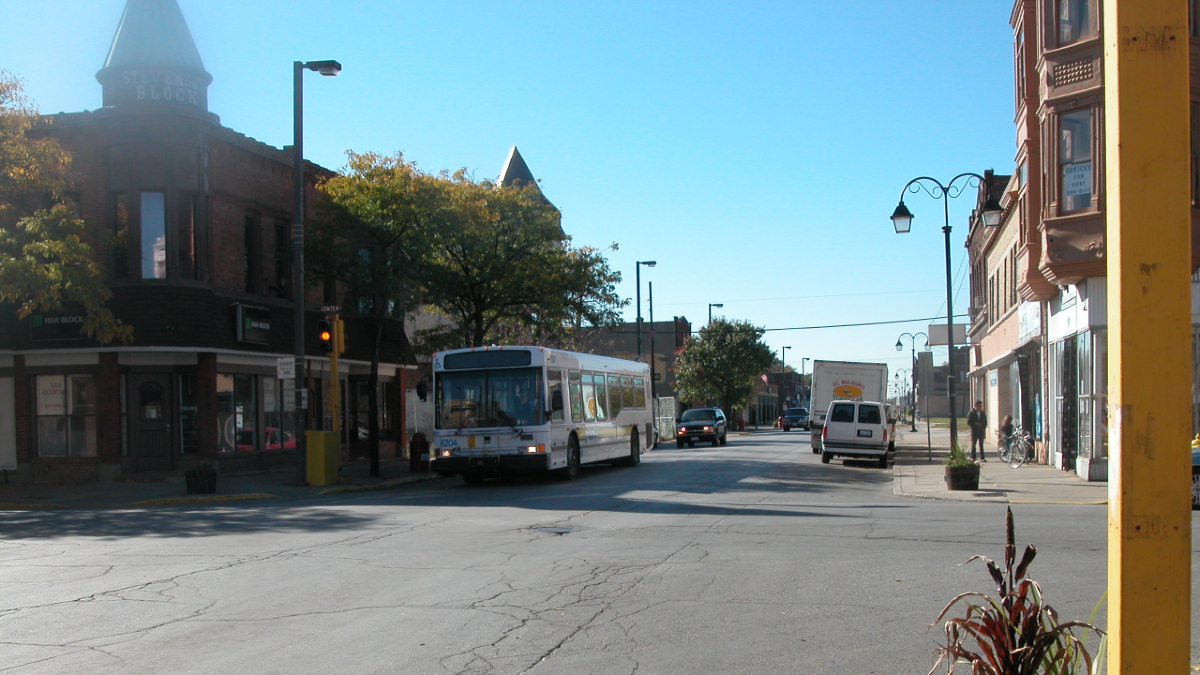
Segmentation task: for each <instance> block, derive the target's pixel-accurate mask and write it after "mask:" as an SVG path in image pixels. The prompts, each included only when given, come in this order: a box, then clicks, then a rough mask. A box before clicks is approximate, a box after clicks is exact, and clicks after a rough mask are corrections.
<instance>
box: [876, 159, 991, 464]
mask: <svg viewBox="0 0 1200 675" xmlns="http://www.w3.org/2000/svg"><path fill="white" fill-rule="evenodd" d="M960 178H965V179H966V180H964V181H963V184H962V186H961V187H958V188H955V187H954V184H955V183H956V182H958V179H960ZM972 181H975V182H974V185H975V186H979V185H983V186H984V189H985V190H986V191H987V199H986V200H985V201H984V204H983V208H981V209H980V210H979V212H980V213H979V215H980V217H981V218H982V220H983V224H984V225H986V226H988V227H995V226H997V225H999V224H1000V218H1001V216H1002V215H1004V209H1003V208H1001V206H1000V203H999V202H998V201H996V199H995V197H993V196H992V194H991V187H992V186H991V184H990V181H989V180H988V179H987V178H985V177H983V176H980V175H979V174H977V173H970V172H964V173H960V174H958V175H957V176H955V177H954V178H951V179H950V182H949V183H947V184H945V185H942V184H941V183H940V182H939V181H937V180H936V179H934V178H930V177H928V176H920V177H917V178H914V179H912V180H910V181H908V183H907V184H905V186H904V189H903V190H901V191H900V204H899V205H897V206H896V210H895V211H893V212H892V225H894V226H895V228H896V234H906V233H907V232H908V231H909V229H910V228H911V227H912V219H913V214H912V212H911V211H909V210H908V207H907V206H905V205H904V193H905V192H913V193H914V194H915V193H917V192H919V191H921V190H924V191H925V193H926V194H928V195H929V196H930V197H933V198H934V199H940V200H942V203H943V205H944V209H943V216H944V220H943V222H944V224H943V225H942V234H943V235H944V236H945V240H946V346H947V348H948V354H949V358H948V359H947V362H948V363H949V367H948V369H947V380H948V382H947V393H948V394H949V398H950V442H951V443H953V442H955V441H957V440H958V410H957V389H958V382H957V380H958V372H957V370H958V369H957V368H956V367H955V364H954V280H953V278H952V276H951V266H950V200H951V199H952V198H954V197H958V196H959V195H961V194H962V193H963V190H965V189H966V188H968V187H971V186H972ZM929 184H932V185H933V186H934V187H930V186H929Z"/></svg>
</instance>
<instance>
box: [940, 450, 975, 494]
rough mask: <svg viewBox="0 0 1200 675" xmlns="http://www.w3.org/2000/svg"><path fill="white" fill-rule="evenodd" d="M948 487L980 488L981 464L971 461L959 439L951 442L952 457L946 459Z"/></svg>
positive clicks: (959, 488) (952, 488)
mask: <svg viewBox="0 0 1200 675" xmlns="http://www.w3.org/2000/svg"><path fill="white" fill-rule="evenodd" d="M945 480H946V488H947V489H949V490H978V489H979V464H977V463H975V462H973V461H971V460H970V459H969V458H968V457H967V453H965V452H963V449H962V446H961V445H959V444H958V441H952V442H951V443H950V458H949V459H947V460H946V478H945Z"/></svg>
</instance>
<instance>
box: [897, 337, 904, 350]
mask: <svg viewBox="0 0 1200 675" xmlns="http://www.w3.org/2000/svg"><path fill="white" fill-rule="evenodd" d="M896 351H898V352H900V351H904V343H902V342H901V341H900V340H899V338H897V339H896Z"/></svg>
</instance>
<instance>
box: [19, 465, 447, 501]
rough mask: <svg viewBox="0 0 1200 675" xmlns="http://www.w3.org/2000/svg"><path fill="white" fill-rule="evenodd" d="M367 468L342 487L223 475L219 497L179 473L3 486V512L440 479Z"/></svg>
mask: <svg viewBox="0 0 1200 675" xmlns="http://www.w3.org/2000/svg"><path fill="white" fill-rule="evenodd" d="M369 473H370V466H369V465H368V464H367V463H366V462H361V461H355V462H352V463H348V464H343V465H341V474H342V476H343V477H344V478H343V480H344V481H345V482H344V483H343V484H340V485H331V486H316V485H297V484H296V472H295V470H294V469H291V468H288V469H284V470H279V471H264V472H257V473H244V474H232V475H221V476H220V477H218V479H217V492H216V493H215V494H211V495H189V494H188V493H187V486H186V484H185V483H184V479H183V475H182V473H180V472H164V473H161V474H157V475H148V476H142V477H138V478H137V479H134V480H121V481H116V482H111V483H92V484H87V485H36V484H27V483H26V484H12V485H3V484H0V511H14V510H16V511H28V510H36V509H94V508H143V507H150V506H198V505H206V504H222V503H228V502H244V501H253V500H260V499H311V498H316V497H321V496H325V495H333V494H345V493H351V492H363V491H367V490H387V489H391V488H394V487H397V486H400V485H405V484H408V483H415V482H420V481H426V480H433V479H436V478H440V476H438V475H437V474H434V473H411V472H410V471H409V470H408V460H397V459H389V460H383V461H381V462H380V475H379V476H370V475H369Z"/></svg>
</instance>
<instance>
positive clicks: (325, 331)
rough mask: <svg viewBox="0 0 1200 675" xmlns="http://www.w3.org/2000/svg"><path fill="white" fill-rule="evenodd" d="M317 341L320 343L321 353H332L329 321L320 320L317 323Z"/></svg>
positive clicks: (330, 323) (331, 326) (331, 332)
mask: <svg viewBox="0 0 1200 675" xmlns="http://www.w3.org/2000/svg"><path fill="white" fill-rule="evenodd" d="M317 339H319V340H320V341H321V351H322V352H324V353H326V354H328V353H330V352H332V351H333V323H332V322H330V321H329V319H321V321H320V322H319V323H317Z"/></svg>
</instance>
